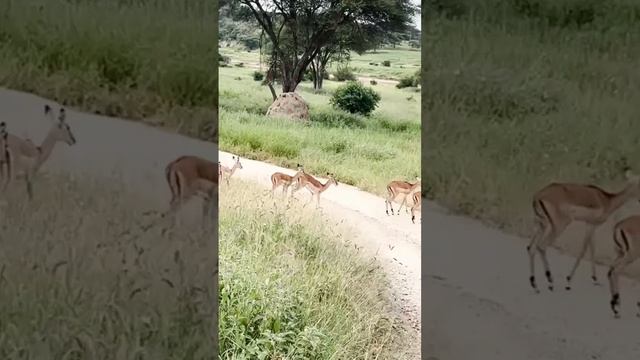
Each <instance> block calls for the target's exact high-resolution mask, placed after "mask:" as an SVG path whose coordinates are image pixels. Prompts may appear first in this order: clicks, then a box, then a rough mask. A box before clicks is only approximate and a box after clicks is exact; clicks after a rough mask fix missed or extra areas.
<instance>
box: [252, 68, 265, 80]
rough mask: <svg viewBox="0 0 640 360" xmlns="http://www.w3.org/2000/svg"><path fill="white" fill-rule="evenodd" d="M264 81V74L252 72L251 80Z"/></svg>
mask: <svg viewBox="0 0 640 360" xmlns="http://www.w3.org/2000/svg"><path fill="white" fill-rule="evenodd" d="M263 79H264V74H263V73H262V72H261V71H258V70H256V71H254V72H253V80H255V81H262V80H263Z"/></svg>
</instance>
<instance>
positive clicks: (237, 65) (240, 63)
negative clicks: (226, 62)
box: [236, 62, 244, 68]
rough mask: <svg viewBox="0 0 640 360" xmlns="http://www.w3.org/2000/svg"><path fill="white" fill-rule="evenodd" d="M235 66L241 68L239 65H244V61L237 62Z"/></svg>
mask: <svg viewBox="0 0 640 360" xmlns="http://www.w3.org/2000/svg"><path fill="white" fill-rule="evenodd" d="M236 67H240V68H241V67H244V63H242V62H239V63H237V64H236Z"/></svg>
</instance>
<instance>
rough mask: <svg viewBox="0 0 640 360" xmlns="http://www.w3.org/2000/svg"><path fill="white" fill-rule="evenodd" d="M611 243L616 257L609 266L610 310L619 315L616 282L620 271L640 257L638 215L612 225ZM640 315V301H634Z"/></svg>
mask: <svg viewBox="0 0 640 360" xmlns="http://www.w3.org/2000/svg"><path fill="white" fill-rule="evenodd" d="M613 243H614V249H615V251H616V255H617V256H616V258H615V260H614V261H613V263H612V264H611V266H610V267H609V272H608V273H607V277H608V278H609V290H610V292H611V301H610V303H609V304H610V305H611V310H612V311H613V315H614V316H615V317H616V318H617V317H620V314H619V313H618V306H619V305H620V290H619V288H618V282H619V278H620V274H621V273H622V271H623V270H624V269H625V268H626V267H627V266H629V265H631V264H632V263H633V262H634V261H636V260H637V259H638V258H639V257H640V215H633V216H630V217H628V218H626V219H623V220H621V221H619V222H618V223H617V224H616V225H615V226H614V227H613ZM636 305H637V306H638V313H637V314H636V315H637V316H638V317H640V301H638V302H637V303H636Z"/></svg>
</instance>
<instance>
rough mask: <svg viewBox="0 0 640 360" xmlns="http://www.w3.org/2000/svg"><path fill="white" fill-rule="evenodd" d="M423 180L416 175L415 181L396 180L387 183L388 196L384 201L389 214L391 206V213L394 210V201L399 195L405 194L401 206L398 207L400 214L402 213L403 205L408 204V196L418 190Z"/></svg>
mask: <svg viewBox="0 0 640 360" xmlns="http://www.w3.org/2000/svg"><path fill="white" fill-rule="evenodd" d="M421 185H422V182H421V180H420V178H419V177H416V182H415V183H410V182H408V181H398V180H394V181H392V182H390V183H389V184H388V185H387V198H386V199H385V201H384V207H385V212H386V213H387V215H389V207H391V215H393V214H394V212H393V204H392V201H393V200H394V199H396V198H397V197H398V196H399V195H402V196H403V199H402V202H401V203H400V208H399V209H398V213H397V214H398V215H400V210H401V209H402V206H403V205H405V204H406V202H407V197H408V196H411V194H412V193H413V192H414V191H417V190H418V188H420V187H421ZM405 211H406V212H407V214H408V213H409V210H408V209H407V208H406V207H405Z"/></svg>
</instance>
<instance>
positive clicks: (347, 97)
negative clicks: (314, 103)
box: [330, 81, 381, 116]
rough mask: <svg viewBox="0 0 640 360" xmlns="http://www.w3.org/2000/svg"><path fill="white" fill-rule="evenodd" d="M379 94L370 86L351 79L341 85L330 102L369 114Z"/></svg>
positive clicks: (349, 110)
mask: <svg viewBox="0 0 640 360" xmlns="http://www.w3.org/2000/svg"><path fill="white" fill-rule="evenodd" d="M380 100H381V98H380V95H379V94H378V93H377V92H375V91H374V90H373V89H372V88H370V87H365V86H364V85H362V84H361V83H360V82H357V81H351V82H349V83H347V84H345V85H343V86H341V87H339V88H338V89H337V90H336V92H335V93H334V94H333V96H332V97H331V100H330V103H331V105H333V106H334V107H336V108H338V109H341V110H344V111H347V112H350V113H352V114H362V115H365V116H369V115H370V114H371V113H372V112H373V111H374V110H375V109H376V107H377V106H378V103H379V102H380Z"/></svg>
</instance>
